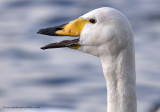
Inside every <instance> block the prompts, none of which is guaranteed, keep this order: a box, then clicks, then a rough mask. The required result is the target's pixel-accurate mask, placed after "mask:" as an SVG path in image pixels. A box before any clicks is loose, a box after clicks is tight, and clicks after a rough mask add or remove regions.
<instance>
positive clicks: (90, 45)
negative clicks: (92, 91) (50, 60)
mask: <svg viewBox="0 0 160 112" xmlns="http://www.w3.org/2000/svg"><path fill="white" fill-rule="evenodd" d="M37 33H38V34H44V35H49V36H73V37H79V38H78V39H77V38H76V39H74V40H64V41H61V42H56V43H51V44H48V45H46V46H44V47H42V48H41V49H51V48H61V47H69V48H71V49H75V50H79V51H82V52H85V53H88V54H91V55H94V56H97V57H99V58H100V60H101V63H102V69H103V73H104V76H105V79H106V86H107V112H137V100H136V73H135V51H134V38H133V33H132V28H131V26H130V23H129V22H128V20H127V18H126V17H125V15H124V14H122V13H121V12H120V11H118V10H117V9H114V8H110V7H102V8H98V9H95V10H92V11H90V12H88V13H86V14H84V15H82V16H80V17H79V18H78V19H75V20H73V21H71V22H69V23H67V24H62V25H59V26H55V27H49V28H42V29H40V30H38V32H37Z"/></svg>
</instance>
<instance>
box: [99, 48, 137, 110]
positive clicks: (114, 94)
mask: <svg viewBox="0 0 160 112" xmlns="http://www.w3.org/2000/svg"><path fill="white" fill-rule="evenodd" d="M131 51H132V50H131ZM131 51H130V52H128V50H123V51H121V52H120V53H119V54H118V55H116V56H109V55H107V56H103V57H101V61H102V67H103V72H104V76H105V78H106V85H107V100H108V107H107V112H137V102H136V75H135V59H134V52H131Z"/></svg>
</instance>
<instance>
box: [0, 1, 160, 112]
mask: <svg viewBox="0 0 160 112" xmlns="http://www.w3.org/2000/svg"><path fill="white" fill-rule="evenodd" d="M99 7H113V8H116V9H118V10H120V11H121V12H123V13H124V14H125V15H126V16H127V17H128V19H129V21H130V22H131V25H132V27H133V31H134V36H135V52H136V72H137V91H138V92H137V95H138V112H149V110H150V109H151V108H152V107H154V105H155V104H157V103H159V102H160V50H159V49H160V1H159V0H132V1H131V0H130V1H129V0H0V76H1V77H0V111H2V112H6V111H7V112H8V111H9V112H13V111H14V112H15V111H16V112H18V111H21V112H22V109H21V110H19V109H16V110H14V109H5V106H32V107H40V108H38V109H36V110H34V109H30V111H32V112H33V111H34V112H45V110H48V112H51V110H52V112H62V111H64V112H106V105H107V101H106V93H107V91H106V86H105V79H104V76H103V73H102V68H101V62H100V60H99V59H98V58H97V57H94V56H91V55H88V54H85V53H82V52H78V51H75V50H71V49H68V48H63V49H52V50H46V51H43V50H41V49H40V47H42V46H43V45H46V44H48V43H51V42H56V41H61V40H64V39H68V38H69V39H73V38H71V37H48V36H44V35H38V34H36V32H37V30H38V29H40V28H44V27H49V26H55V25H59V24H63V23H66V22H68V21H71V20H73V19H76V18H78V17H79V16H81V15H83V14H85V13H86V12H88V11H91V10H93V9H96V8H99ZM49 110H50V111H49ZM25 111H26V109H25ZM27 112H29V111H27Z"/></svg>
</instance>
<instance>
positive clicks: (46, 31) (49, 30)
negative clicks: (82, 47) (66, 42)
mask: <svg viewBox="0 0 160 112" xmlns="http://www.w3.org/2000/svg"><path fill="white" fill-rule="evenodd" d="M65 25H66V24H62V25H59V26H55V27H49V28H42V29H40V30H38V32H37V33H38V34H43V35H49V36H59V35H58V34H56V31H58V30H63V26H65Z"/></svg>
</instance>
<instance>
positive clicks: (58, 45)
mask: <svg viewBox="0 0 160 112" xmlns="http://www.w3.org/2000/svg"><path fill="white" fill-rule="evenodd" d="M78 42H79V39H74V40H63V41H61V42H56V43H51V44H48V45H45V46H44V47H41V49H43V50H45V49H51V48H61V47H77V46H78V45H77V43H78Z"/></svg>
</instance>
